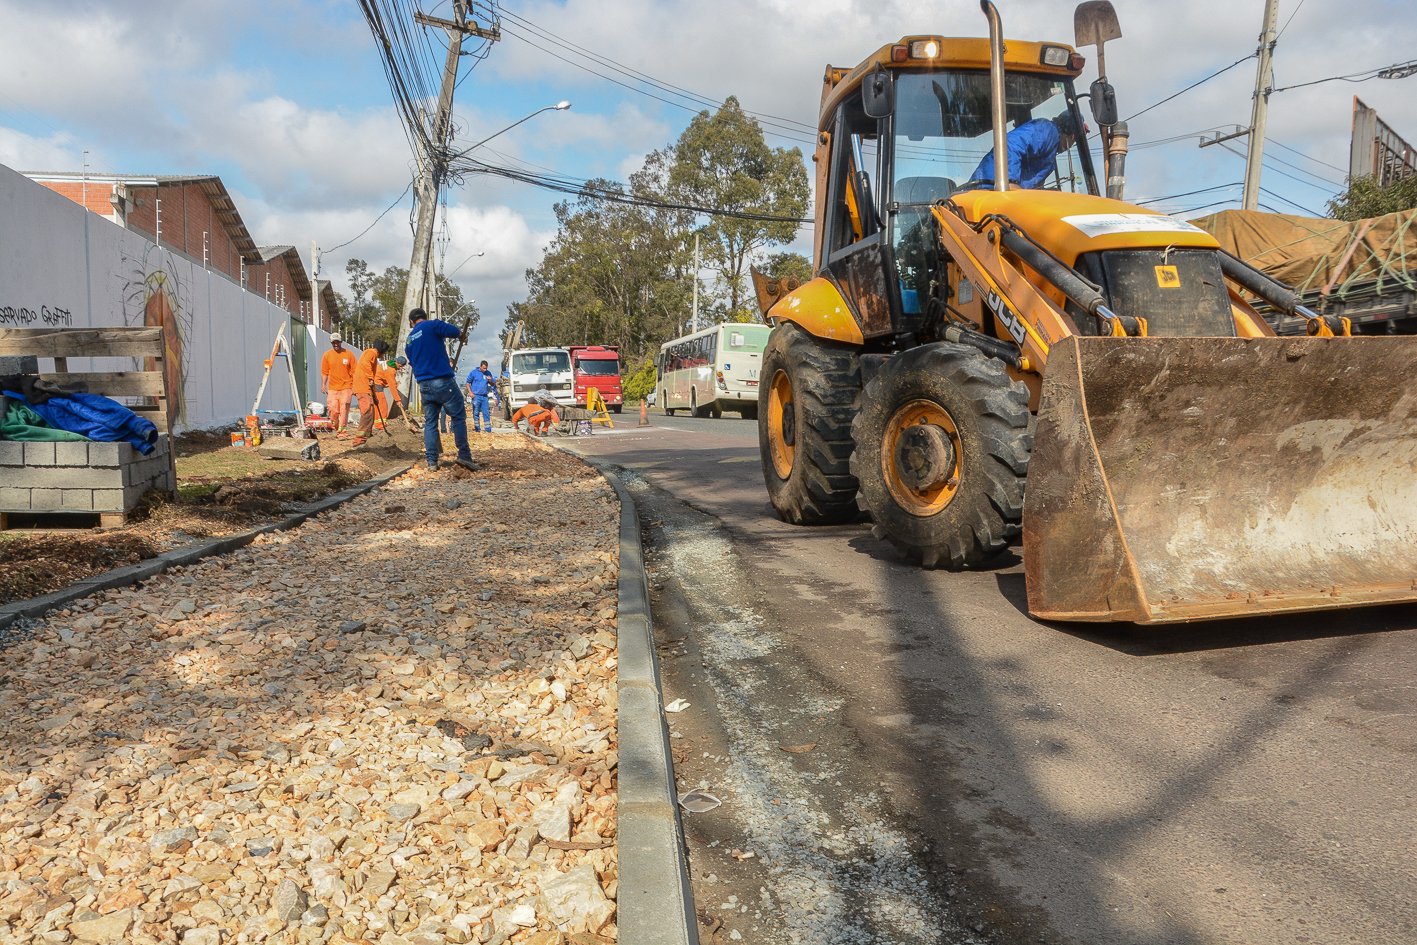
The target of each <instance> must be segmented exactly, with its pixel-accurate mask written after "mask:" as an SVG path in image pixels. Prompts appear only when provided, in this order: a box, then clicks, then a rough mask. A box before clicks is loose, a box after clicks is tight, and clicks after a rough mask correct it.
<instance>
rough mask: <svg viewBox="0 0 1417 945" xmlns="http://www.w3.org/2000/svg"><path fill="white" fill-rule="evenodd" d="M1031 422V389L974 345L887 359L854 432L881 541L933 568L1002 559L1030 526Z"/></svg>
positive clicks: (942, 346) (935, 347)
mask: <svg viewBox="0 0 1417 945" xmlns="http://www.w3.org/2000/svg"><path fill="white" fill-rule="evenodd" d="M1028 421H1029V413H1028V389H1027V388H1026V387H1024V385H1023V384H1021V383H1019V382H1018V381H1015V380H1012V379H1011V378H1010V377H1009V376H1008V373H1007V372H1006V371H1005V368H1004V364H1003V362H1001V361H997V360H994V359H992V358H988V357H986V356H984V355H983V354H981V353H980V352H979V351H977V350H976V349H974V348H971V347H968V346H965V345H957V344H950V343H948V342H940V343H937V344H929V345H922V346H921V347H918V348H913V349H911V350H909V351H906V352H905V353H903V354H899V355H896V356H895V357H893V358H891V359H890V360H889V361H887V362H886V363H885V365H884V366H883V367H882V368H881V371H880V373H879V374H878V375H876V377H875V378H874V379H873V380H872V381H871V383H870V384H869V385H868V386H867V387H866V390H865V393H864V396H863V397H862V407H861V411H860V413H858V414H857V415H856V420H855V422H854V423H853V424H852V428H851V429H852V436H853V438H854V440H855V442H856V451H855V452H854V453H853V454H852V456H851V472H852V474H853V475H854V476H855V477H856V478H857V480H858V481H859V482H860V487H861V504H862V506H863V507H864V508H865V509H866V510H867V511H868V512H870V513H871V518H872V519H874V520H875V523H876V533H877V535H878V536H881V537H884V538H886V539H887V540H888V541H890V543H891V544H893V545H895V546H896V548H898V549H899V550H900V551H901V552H902V553H904V555H905V556H906V557H907V558H909V559H911V560H914V561H918V562H920V564H921V565H923V566H924V567H927V568H933V567H944V568H950V569H959V568H967V567H971V566H974V565H979V564H983V563H984V562H986V561H988V560H989V559H990V558H993V557H996V556H997V555H999V554H1001V553H1002V552H1003V551H1004V550H1005V549H1007V548H1008V546H1009V541H1010V539H1012V538H1015V537H1017V536H1018V534H1019V533H1020V530H1021V529H1020V526H1021V523H1022V521H1023V491H1024V479H1025V476H1026V475H1027V472H1028V458H1029V453H1030V451H1031V450H1032V447H1033V436H1032V434H1031V433H1030V432H1029V430H1028Z"/></svg>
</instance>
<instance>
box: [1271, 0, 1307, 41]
mask: <svg viewBox="0 0 1417 945" xmlns="http://www.w3.org/2000/svg"><path fill="white" fill-rule="evenodd" d="M1303 8H1304V0H1299V2H1298V3H1297V4H1296V5H1295V6H1294V12H1293V13H1291V14H1289V19H1287V20H1285V21H1284V25H1283V26H1281V27H1280V28H1279V32H1278V33H1276V34H1275V35H1274V41H1275V42H1276V43H1277V42H1279V37H1281V36H1283V35H1284V31H1285V30H1287V29H1289V24H1290V23H1293V22H1294V17H1296V16H1298V15H1299V11H1300V10H1302V9H1303Z"/></svg>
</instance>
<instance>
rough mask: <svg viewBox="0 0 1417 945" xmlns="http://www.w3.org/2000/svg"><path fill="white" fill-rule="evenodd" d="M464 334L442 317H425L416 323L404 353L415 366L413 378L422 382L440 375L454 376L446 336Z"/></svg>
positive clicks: (410, 364)
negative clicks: (449, 360) (444, 340)
mask: <svg viewBox="0 0 1417 945" xmlns="http://www.w3.org/2000/svg"><path fill="white" fill-rule="evenodd" d="M460 334H462V332H461V331H459V330H458V328H457V326H456V325H450V324H448V323H447V322H445V321H443V320H442V319H438V318H425V319H424V320H423V321H421V322H419V323H418V324H416V325H414V326H413V328H412V329H411V330H410V331H409V333H408V344H406V345H405V346H404V349H403V353H404V354H405V355H407V356H408V365H409V367H411V368H413V379H414V380H415V381H418V382H419V383H422V382H424V381H433V380H437V379H438V378H440V377H452V376H453V366H452V365H451V364H450V363H448V349H447V346H446V345H445V344H444V343H443V339H445V338H456V337H457V336H458V335H460Z"/></svg>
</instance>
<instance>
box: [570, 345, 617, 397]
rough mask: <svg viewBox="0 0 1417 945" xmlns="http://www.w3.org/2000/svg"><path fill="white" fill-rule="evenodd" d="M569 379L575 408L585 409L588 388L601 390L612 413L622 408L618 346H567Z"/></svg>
mask: <svg viewBox="0 0 1417 945" xmlns="http://www.w3.org/2000/svg"><path fill="white" fill-rule="evenodd" d="M566 350H567V351H568V352H569V353H570V355H571V378H572V384H573V388H574V392H575V403H576V406H577V407H584V406H586V404H587V400H588V399H589V396H590V394H589V391H590V388H592V387H594V388H596V389H597V390H599V391H600V396H601V397H602V398H604V400H605V404H606V406H607V407H609V408H610V412H611V413H619V412H620V411H621V409H623V407H624V401H625V398H624V392H623V391H622V389H621V383H620V347H619V346H618V345H570V346H568V347H567V348H566Z"/></svg>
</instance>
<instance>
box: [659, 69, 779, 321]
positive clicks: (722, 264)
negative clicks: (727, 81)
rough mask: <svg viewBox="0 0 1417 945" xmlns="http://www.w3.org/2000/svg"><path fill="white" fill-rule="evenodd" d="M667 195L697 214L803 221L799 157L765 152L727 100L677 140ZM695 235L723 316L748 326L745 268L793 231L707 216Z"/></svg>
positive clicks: (759, 134)
mask: <svg viewBox="0 0 1417 945" xmlns="http://www.w3.org/2000/svg"><path fill="white" fill-rule="evenodd" d="M669 192H670V195H671V196H672V197H673V198H674V199H675V200H677V201H678V202H680V203H689V204H693V205H695V206H701V207H714V208H717V209H721V210H733V211H739V212H743V213H752V214H763V215H766V216H778V217H803V216H806V214H807V170H806V168H805V167H804V166H803V164H802V152H801V151H799V150H798V149H796V148H793V149H792V150H790V151H789V150H786V149H784V148H769V147H768V145H767V142H766V141H765V140H764V138H763V130H762V128H761V127H759V125H758V123H757V122H756V121H755V120H753V119H752V118H750V117H749V116H748V115H746V114H744V112H743V109H742V107H741V106H739V104H738V100H737V99H736V98H733V97H732V96H729V98H728V100H727V101H725V102H724V103H723V106H722V107H721V108H719V110H718V112H717V113H715V114H712V115H710V114H709V113H708V112H707V111H703V112H700V113H699V114H698V115H696V116H695V117H694V120H693V121H691V122H690V123H689V127H688V128H685V129H684V133H683V134H682V135H680V136H679V140H678V142H676V143H675V145H674V164H673V166H672V168H671V170H670V174H669ZM702 233H703V236H704V238H705V240H706V242H707V245H706V246H705V247H704V261H705V263H706V264H707V265H708V267H709V268H710V269H713V270H715V271H716V272H717V273H718V282H719V286H718V288H719V289H720V290H721V293H722V295H721V297H720V299H719V301H721V303H722V305H723V308H724V315H726V316H727V317H729V318H730V319H732V320H734V321H748V320H754V318H755V316H756V312H755V311H754V308H755V305H754V301H753V298H752V295H751V292H750V290H749V287H748V280H747V276H748V266H749V262H750V260H751V259H752V258H753V257H754V256H755V255H756V254H757V253H759V252H760V251H761V250H762V249H764V248H765V247H768V246H774V245H781V244H783V243H790V242H791V241H792V240H793V239H794V238H795V237H796V235H797V224H795V223H791V222H769V221H764V220H745V219H740V218H737V217H724V216H714V217H710V218H709V220H708V223H707V225H706V226H705V227H704V228H703V230H702ZM744 315H747V316H749V317H748V318H744V317H743V316H744Z"/></svg>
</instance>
